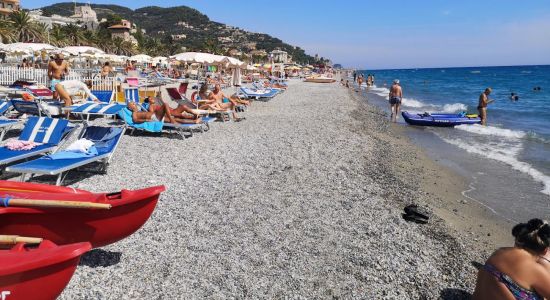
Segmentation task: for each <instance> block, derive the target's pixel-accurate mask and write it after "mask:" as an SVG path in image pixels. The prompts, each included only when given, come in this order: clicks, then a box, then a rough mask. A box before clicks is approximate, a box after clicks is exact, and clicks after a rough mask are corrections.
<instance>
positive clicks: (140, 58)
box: [129, 54, 152, 63]
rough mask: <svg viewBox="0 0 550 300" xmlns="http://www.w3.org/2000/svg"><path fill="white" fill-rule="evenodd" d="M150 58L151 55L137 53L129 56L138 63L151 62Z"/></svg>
mask: <svg viewBox="0 0 550 300" xmlns="http://www.w3.org/2000/svg"><path fill="white" fill-rule="evenodd" d="M151 58H152V57H151V56H149V55H147V54H138V55H134V56H131V57H130V58H129V59H130V60H135V61H137V62H139V63H149V62H151Z"/></svg>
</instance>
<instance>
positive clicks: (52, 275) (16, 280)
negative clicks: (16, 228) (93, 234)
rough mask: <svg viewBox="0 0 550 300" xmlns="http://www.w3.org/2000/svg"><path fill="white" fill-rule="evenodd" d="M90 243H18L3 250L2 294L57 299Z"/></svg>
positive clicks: (18, 299) (16, 299)
mask: <svg viewBox="0 0 550 300" xmlns="http://www.w3.org/2000/svg"><path fill="white" fill-rule="evenodd" d="M91 248H92V246H91V245H90V243H77V244H72V245H66V246H57V245H55V244H53V243H51V242H49V241H43V242H42V243H41V244H40V246H39V247H37V248H27V247H25V245H24V244H17V245H15V246H13V248H12V249H10V250H0V266H2V267H1V268H0V297H2V295H4V297H5V299H6V300H28V299H33V300H42V299H43V300H51V299H56V298H57V296H59V294H61V292H62V291H63V289H64V288H65V286H66V285H67V284H68V283H69V281H70V280H71V277H72V276H73V274H74V271H75V269H76V266H77V265H78V262H79V261H80V256H81V255H82V254H84V253H86V252H87V251H89V250H90V249H91Z"/></svg>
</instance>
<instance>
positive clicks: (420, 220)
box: [402, 214, 428, 224]
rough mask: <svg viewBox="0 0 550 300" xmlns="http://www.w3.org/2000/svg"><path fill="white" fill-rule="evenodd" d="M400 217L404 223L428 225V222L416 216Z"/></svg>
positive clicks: (405, 215) (404, 215)
mask: <svg viewBox="0 0 550 300" xmlns="http://www.w3.org/2000/svg"><path fill="white" fill-rule="evenodd" d="M402 216H403V219H405V221H409V222H414V223H418V224H427V223H428V220H426V219H423V218H420V217H418V216H416V215H407V214H403V215H402Z"/></svg>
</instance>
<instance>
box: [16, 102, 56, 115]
mask: <svg viewBox="0 0 550 300" xmlns="http://www.w3.org/2000/svg"><path fill="white" fill-rule="evenodd" d="M11 104H12V106H13V109H14V110H15V111H17V113H19V114H20V115H24V114H27V115H32V116H39V117H42V116H47V117H48V118H51V117H52V114H51V112H50V110H48V109H46V107H45V105H44V104H43V103H42V102H41V101H24V100H11ZM59 108H60V111H61V103H59Z"/></svg>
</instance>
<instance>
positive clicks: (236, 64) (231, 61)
mask: <svg viewBox="0 0 550 300" xmlns="http://www.w3.org/2000/svg"><path fill="white" fill-rule="evenodd" d="M226 58H227V60H228V64H227V66H228V67H230V68H243V69H244V68H246V63H245V62H242V61H240V60H238V59H236V58H233V57H229V56H226Z"/></svg>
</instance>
